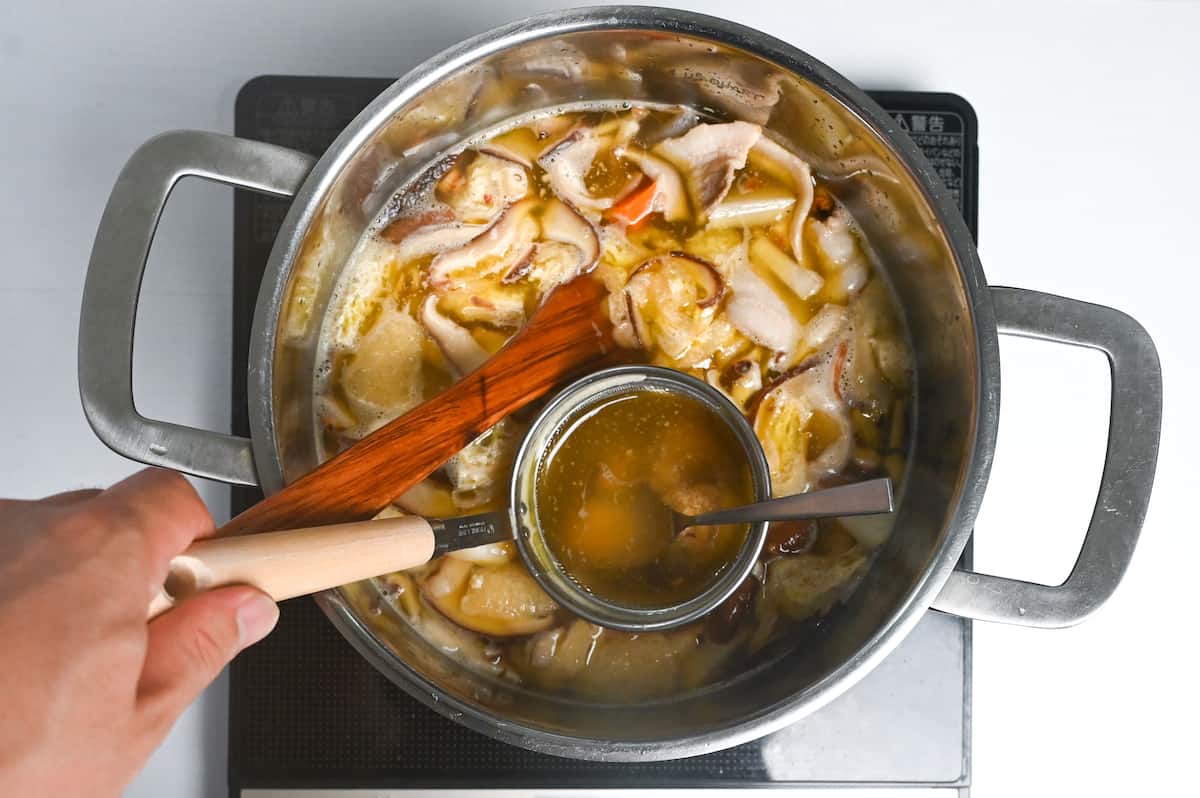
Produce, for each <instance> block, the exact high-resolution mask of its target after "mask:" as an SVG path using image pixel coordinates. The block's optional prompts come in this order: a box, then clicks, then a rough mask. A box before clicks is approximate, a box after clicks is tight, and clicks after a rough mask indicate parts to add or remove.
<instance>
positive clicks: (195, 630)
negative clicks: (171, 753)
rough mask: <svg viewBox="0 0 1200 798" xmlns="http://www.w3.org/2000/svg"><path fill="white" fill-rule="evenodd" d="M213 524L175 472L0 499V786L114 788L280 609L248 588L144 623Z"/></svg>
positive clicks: (34, 790)
mask: <svg viewBox="0 0 1200 798" xmlns="http://www.w3.org/2000/svg"><path fill="white" fill-rule="evenodd" d="M212 532H213V521H212V518H211V517H210V516H209V514H208V510H207V509H206V508H205V507H204V504H203V503H202V502H201V501H200V497H199V496H197V495H196V492H195V490H193V489H192V486H191V485H190V484H189V483H188V482H187V480H186V479H184V478H183V477H181V476H179V475H178V474H176V473H174V472H171V471H162V470H158V469H149V470H145V471H141V472H139V473H137V474H134V475H133V476H131V477H129V478H128V479H126V480H124V481H123V482H119V483H117V484H116V485H114V486H112V487H111V488H109V489H108V490H106V491H95V490H83V491H74V492H71V493H61V494H58V495H56V496H50V497H48V498H45V499H41V500H39V501H13V500H0V794H3V795H25V796H41V795H55V796H57V795H64V796H65V795H71V796H77V795H103V796H109V795H117V794H119V793H120V791H121V790H122V788H123V787H124V786H125V785H126V784H128V783H129V781H130V780H132V778H133V777H134V775H136V773H137V772H138V770H139V769H140V768H141V766H142V765H143V764H144V763H145V761H146V759H147V757H149V755H150V753H151V752H152V751H153V750H154V748H155V747H156V746H157V745H158V744H159V742H161V741H162V739H163V737H165V736H166V734H167V731H168V730H170V728H171V726H172V724H174V722H175V719H176V718H177V717H179V714H180V713H181V712H182V711H183V710H184V709H185V708H186V707H187V706H188V704H190V703H191V702H192V700H193V699H195V698H196V696H197V695H199V693H200V691H201V690H203V689H204V688H205V686H207V685H208V683H209V682H211V681H212V680H213V679H214V678H216V676H217V674H219V673H220V672H221V669H222V668H224V667H225V665H226V663H228V662H229V660H230V659H232V658H233V656H234V655H235V654H236V653H237V652H238V651H240V650H242V649H243V648H245V647H246V646H249V645H250V644H252V643H255V642H257V641H258V640H260V639H262V638H263V637H264V636H266V634H267V633H268V632H270V631H271V629H272V628H273V627H274V626H275V621H276V620H277V619H278V617H279V610H278V608H277V607H276V606H275V603H274V602H273V601H271V599H270V598H269V597H268V596H267V595H265V594H264V593H261V592H260V591H258V590H256V589H254V588H251V587H246V586H236V587H226V588H221V589H219V590H211V591H208V592H206V593H202V594H199V595H197V596H195V597H193V598H190V599H188V600H187V601H185V602H183V603H181V604H180V605H179V606H177V607H175V608H174V609H171V610H170V611H168V612H166V613H164V614H163V615H161V616H159V617H157V618H155V619H154V620H153V621H152V622H150V623H147V622H146V611H147V605H148V604H149V601H150V598H151V597H152V596H153V595H154V594H155V593H156V592H157V591H158V589H159V587H160V586H161V585H162V582H163V579H164V578H165V577H166V574H167V564H168V562H169V561H170V559H171V557H173V556H174V555H176V554H178V553H179V552H181V551H183V549H184V548H186V547H187V545H188V544H189V543H191V542H192V540H193V539H194V538H197V537H203V536H205V535H209V534H211V533H212Z"/></svg>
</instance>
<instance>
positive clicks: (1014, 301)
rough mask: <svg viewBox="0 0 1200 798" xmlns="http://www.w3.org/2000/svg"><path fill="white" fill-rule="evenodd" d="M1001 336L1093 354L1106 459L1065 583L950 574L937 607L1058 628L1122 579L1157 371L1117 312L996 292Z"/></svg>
mask: <svg viewBox="0 0 1200 798" xmlns="http://www.w3.org/2000/svg"><path fill="white" fill-rule="evenodd" d="M992 301H993V303H994V305H995V309H996V319H997V323H998V327H999V329H1000V332H1002V333H1007V334H1010V335H1020V336H1024V337H1027V338H1037V339H1041V340H1044V341H1055V342H1058V343H1064V344H1072V345H1075V346H1085V347H1088V348H1091V349H1097V350H1099V351H1101V352H1103V353H1104V354H1105V355H1106V356H1107V357H1108V362H1109V367H1110V369H1111V372H1112V405H1111V409H1110V412H1109V426H1108V451H1107V454H1106V456H1105V461H1104V471H1103V473H1102V475H1101V477H1100V491H1099V494H1098V495H1097V496H1096V506H1095V509H1094V510H1093V511H1092V520H1091V522H1090V524H1089V525H1088V531H1087V535H1086V537H1085V538H1084V540H1083V546H1082V547H1081V549H1080V551H1079V558H1078V559H1077V560H1076V561H1075V567H1074V568H1073V569H1072V571H1071V575H1070V576H1068V577H1067V580H1066V581H1065V582H1063V583H1062V584H1061V585H1054V586H1052V585H1041V584H1036V583H1032V582H1023V581H1020V580H1017V579H1006V578H1004V577H1001V576H992V575H990V574H981V573H975V572H974V571H965V570H956V571H954V572H952V573H951V574H950V578H949V580H948V581H947V582H946V585H945V587H943V588H942V592H941V594H940V595H939V596H938V597H937V600H936V601H934V603H933V608H934V609H937V610H942V611H943V612H949V613H953V614H954V615H961V616H963V617H965V618H974V619H977V620H983V621H999V622H1002V623H1012V624H1020V625H1023V626H1040V627H1048V628H1055V627H1062V626H1070V625H1072V624H1076V623H1079V622H1080V621H1082V620H1084V619H1086V618H1087V617H1088V616H1090V615H1091V614H1092V613H1094V612H1095V611H1096V610H1097V609H1099V608H1100V606H1101V605H1102V604H1103V603H1104V602H1105V601H1107V600H1108V598H1109V596H1111V595H1112V594H1113V591H1114V590H1116V588H1117V584H1118V583H1119V582H1120V581H1121V578H1122V577H1123V576H1124V575H1125V571H1126V569H1127V568H1128V567H1129V561H1130V559H1131V558H1132V557H1133V549H1134V547H1135V546H1136V545H1137V540H1138V535H1139V534H1140V533H1141V529H1142V522H1143V521H1144V520H1145V517H1146V507H1147V505H1148V504H1149V503H1150V491H1151V488H1152V487H1153V485H1154V466H1155V462H1156V460H1157V458H1158V442H1159V431H1160V427H1161V424H1162V370H1161V368H1160V366H1159V361H1158V352H1157V350H1155V348H1154V342H1153V341H1152V340H1151V339H1150V335H1149V334H1148V333H1147V332H1146V330H1145V329H1144V328H1143V327H1142V325H1140V324H1139V323H1138V322H1137V321H1135V320H1134V319H1132V318H1130V317H1129V316H1127V315H1126V314H1124V313H1122V312H1121V311H1119V310H1114V309H1113V308H1109V307H1104V306H1101V305H1092V304H1089V303H1087V302H1080V301H1078V300H1075V299H1066V298H1064V297H1060V296H1054V295H1052V294H1043V293H1040V292H1037V291H1027V290H1022V289H1018V288H993V289H992Z"/></svg>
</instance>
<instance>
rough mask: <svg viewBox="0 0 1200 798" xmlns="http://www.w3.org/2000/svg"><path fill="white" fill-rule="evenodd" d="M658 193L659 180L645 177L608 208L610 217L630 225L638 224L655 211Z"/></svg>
mask: <svg viewBox="0 0 1200 798" xmlns="http://www.w3.org/2000/svg"><path fill="white" fill-rule="evenodd" d="M657 195H658V181H655V180H650V179H649V178H646V179H643V180H642V182H641V183H639V184H638V186H637V188H635V189H634V190H633V191H630V192H629V193H628V194H626V195H625V196H624V197H622V198H621V200H620V201H619V202H617V203H616V204H615V205H613V206H612V207H611V208H609V209H608V218H609V219H612V220H615V221H618V222H624V223H625V224H628V225H633V224H637V223H638V222H640V221H641V220H642V219H645V218H646V217H647V216H649V215H650V214H651V213H653V212H654V198H655V197H656V196H657Z"/></svg>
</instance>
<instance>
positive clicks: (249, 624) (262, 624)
mask: <svg viewBox="0 0 1200 798" xmlns="http://www.w3.org/2000/svg"><path fill="white" fill-rule="evenodd" d="M278 620H279V606H278V605H277V604H276V603H275V602H274V601H272V600H271V597H270V596H268V595H266V594H265V593H252V594H251V595H250V596H248V597H247V598H246V600H245V601H243V602H242V603H241V604H239V605H238V608H237V625H238V647H239V648H246V647H247V646H252V645H254V644H255V643H257V642H258V641H259V640H262V639H263V638H264V637H266V636H267V634H269V633H270V631H271V630H272V629H274V628H275V622H276V621H278Z"/></svg>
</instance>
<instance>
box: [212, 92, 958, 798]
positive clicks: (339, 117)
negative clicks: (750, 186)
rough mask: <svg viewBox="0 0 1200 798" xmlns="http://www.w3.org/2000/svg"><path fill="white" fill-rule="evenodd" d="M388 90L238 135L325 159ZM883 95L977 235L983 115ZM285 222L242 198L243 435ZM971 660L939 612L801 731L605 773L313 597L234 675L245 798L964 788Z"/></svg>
mask: <svg viewBox="0 0 1200 798" xmlns="http://www.w3.org/2000/svg"><path fill="white" fill-rule="evenodd" d="M390 83H391V81H390V80H386V79H370V78H364V79H358V78H320V77H285V76H265V77H259V78H255V79H254V80H252V81H250V82H249V83H247V84H246V85H245V86H244V87H243V89H242V91H241V92H240V94H239V95H238V100H237V107H236V117H235V119H236V123H235V124H236V129H235V132H236V134H237V135H238V136H243V137H247V138H253V139H260V140H263V141H268V142H272V143H275V144H280V145H284V146H287V147H293V148H295V149H298V150H303V151H306V152H310V153H313V154H319V153H321V152H323V151H324V150H325V148H326V147H327V146H328V145H329V143H330V142H331V141H332V140H333V139H334V137H335V136H336V135H337V134H338V133H339V132H340V131H341V130H342V128H343V127H344V126H345V125H346V124H347V123H348V122H349V121H350V120H351V119H352V118H353V117H354V116H355V115H356V114H357V113H358V111H359V110H360V109H361V108H362V107H363V106H365V105H366V104H367V103H368V102H370V100H372V99H373V98H374V97H375V96H376V95H377V94H378V93H379V92H381V91H382V90H383V89H384V88H386V87H387V86H388V85H389V84H390ZM873 96H874V97H875V98H876V99H877V100H878V101H879V102H880V104H881V105H883V106H884V108H886V109H887V110H888V111H889V112H891V113H892V114H893V115H894V116H895V118H896V119H897V122H898V124H899V126H900V127H901V128H902V129H904V130H907V131H908V133H909V135H910V136H911V137H912V138H913V139H914V140H915V141H916V143H917V144H918V145H919V146H920V147H921V148H922V149H923V150H924V152H925V154H926V156H927V157H928V158H929V159H930V161H931V162H932V163H933V165H934V167H935V168H936V169H937V171H938V173H939V174H940V175H941V177H942V179H943V181H944V182H945V183H946V185H947V187H948V188H949V189H950V191H951V192H952V193H953V195H954V197H955V199H956V200H957V201H958V203H959V206H960V208H961V209H962V211H963V214H964V216H965V218H966V220H967V222H968V224H969V226H970V227H971V230H972V232H974V230H975V224H976V194H977V180H976V160H977V156H976V144H975V142H976V123H975V115H974V112H973V111H972V110H971V107H970V105H968V104H967V103H966V101H964V100H963V99H962V98H960V97H957V96H955V95H951V94H935V93H924V92H881V93H874V94H873ZM286 210H287V201H286V200H280V199H274V198H270V197H265V196H261V195H252V194H248V193H239V194H238V195H237V197H236V200H235V206H234V269H233V281H234V282H233V284H234V291H233V311H234V313H233V325H234V329H233V341H234V347H233V352H234V363H233V408H234V410H233V431H234V432H235V433H237V434H242V435H247V434H249V422H248V419H247V416H246V352H247V343H248V339H249V334H250V332H249V331H250V322H251V318H252V316H253V312H254V303H255V299H256V297H257V293H258V285H259V281H260V279H261V277H262V273H263V269H264V266H265V264H266V260H267V256H268V254H269V252H270V249H271V245H272V242H273V241H274V239H275V234H276V231H277V230H278V227H279V224H280V222H281V221H282V219H283V215H284V213H285V211H286ZM258 495H259V494H258V492H257V491H256V490H253V489H246V488H234V489H233V497H232V508H231V509H232V511H233V512H234V513H237V512H240V511H241V510H242V509H244V508H245V507H246V506H248V505H249V504H250V503H252V502H254V501H255V500H256V499H257V498H258ZM970 652H971V640H970V626H969V623H967V622H964V621H960V620H958V619H956V618H951V617H948V616H944V615H940V614H938V613H932V612H931V613H929V614H928V615H927V616H926V617H925V618H924V619H923V620H922V622H921V623H920V624H919V625H918V626H917V628H916V630H915V631H914V632H913V634H912V635H910V636H909V638H908V639H906V640H905V641H904V642H903V643H902V644H901V646H900V647H899V648H898V649H897V650H896V651H895V652H894V653H893V654H892V655H891V656H889V657H888V659H887V660H886V661H885V662H884V663H883V664H882V665H881V666H880V667H879V668H877V669H876V670H875V671H873V672H872V673H871V674H870V675H868V676H867V677H866V679H864V680H863V681H862V682H860V683H859V684H858V685H856V686H855V687H854V688H852V689H851V690H850V691H849V692H847V693H846V694H845V695H843V696H842V697H840V698H839V699H837V700H836V701H834V702H833V703H831V704H830V705H828V706H827V707H825V708H823V709H822V710H820V711H819V712H817V713H815V714H814V715H812V716H810V717H808V718H806V719H804V720H802V721H801V722H799V723H798V724H796V725H794V726H792V727H790V728H788V729H785V730H783V731H780V732H777V733H775V734H773V735H770V736H769V737H766V738H764V739H763V740H759V741H757V742H754V743H749V744H746V745H742V746H739V747H737V748H733V749H730V750H727V751H719V752H716V753H712V754H707V755H704V756H699V757H694V758H691V759H684V760H677V761H674V762H660V763H648V764H605V763H595V762H580V761H574V760H566V759H559V758H556V757H552V756H546V755H543V754H536V753H532V752H530V751H526V750H524V749H521V748H516V747H513V746H510V745H507V744H505V743H501V742H497V741H494V740H492V739H490V738H488V737H484V736H482V735H480V734H477V733H475V732H472V731H469V730H467V729H465V728H463V727H461V726H459V725H457V724H455V723H453V722H452V721H449V720H447V719H445V718H443V717H442V716H441V715H439V714H437V713H436V712H434V711H432V710H430V709H428V708H427V707H425V706H424V705H423V704H421V703H420V702H418V701H417V700H415V699H413V698H412V697H410V696H409V695H408V694H406V693H405V692H404V691H403V690H401V689H400V688H398V687H396V686H395V685H393V684H392V683H391V682H390V681H388V680H387V679H386V678H384V677H383V676H382V675H380V674H379V673H377V672H376V671H375V670H374V669H372V668H371V666H370V665H368V664H367V663H366V661H364V660H363V659H361V658H360V657H359V656H358V655H357V654H356V653H355V652H354V650H353V649H352V648H351V647H350V645H349V644H348V643H346V642H345V641H343V640H342V638H341V637H340V636H339V635H338V633H337V632H336V631H335V630H334V628H333V627H332V626H331V625H330V624H329V623H328V622H327V621H326V619H325V617H324V615H323V614H322V613H321V611H320V610H319V609H318V608H317V605H316V604H315V603H314V602H313V601H312V600H311V599H307V598H304V599H295V600H292V601H288V602H285V603H284V605H283V609H282V612H281V615H280V620H279V626H278V628H277V629H276V630H275V632H274V633H273V634H272V635H271V636H270V637H268V638H267V639H266V640H265V641H264V642H262V643H260V644H258V645H256V646H254V647H253V648H251V649H250V650H249V651H247V652H245V653H244V654H243V655H241V656H240V657H238V659H237V660H236V661H235V662H234V663H233V665H232V668H231V679H230V712H229V726H230V728H229V785H230V794H231V795H232V796H239V795H242V796H246V797H247V798H250V797H251V796H258V797H259V798H267V796H285V795H305V796H309V795H330V796H333V795H364V796H365V795H371V796H384V795H402V794H404V793H405V791H408V790H415V789H452V788H458V789H467V790H471V791H474V790H476V789H484V788H491V789H498V788H507V789H510V790H517V791H519V792H527V793H528V794H530V795H533V794H535V793H538V794H545V791H546V790H554V789H566V788H573V787H582V788H590V790H597V789H600V790H603V789H614V790H615V789H622V788H624V789H626V790H632V789H635V788H643V789H644V788H650V787H681V788H700V787H725V788H751V789H752V788H755V787H761V786H783V785H814V784H824V785H838V786H867V785H891V786H938V787H947V788H957V789H959V790H963V789H965V787H966V785H967V784H968V783H969V780H970V755H969V754H970V716H971V694H970ZM360 790H361V791H363V792H360ZM590 790H589V791H590ZM630 794H633V793H630Z"/></svg>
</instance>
